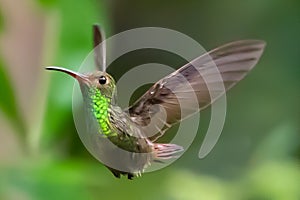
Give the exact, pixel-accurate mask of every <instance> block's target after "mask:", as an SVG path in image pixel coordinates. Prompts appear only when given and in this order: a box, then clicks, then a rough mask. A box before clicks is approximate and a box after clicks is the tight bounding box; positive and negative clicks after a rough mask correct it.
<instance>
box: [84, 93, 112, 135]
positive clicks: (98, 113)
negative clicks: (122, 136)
mask: <svg viewBox="0 0 300 200" xmlns="http://www.w3.org/2000/svg"><path fill="white" fill-rule="evenodd" d="M89 93H90V94H91V97H90V98H91V104H92V105H91V107H92V112H93V114H94V116H95V118H96V120H97V122H98V124H99V128H100V129H101V130H100V131H99V132H100V133H103V134H104V135H105V136H115V135H116V134H117V133H116V132H113V131H112V129H111V124H110V121H109V116H110V113H109V109H108V108H109V105H110V102H111V99H110V98H107V97H105V96H104V95H102V94H101V92H100V90H98V89H95V88H91V89H90V92H89Z"/></svg>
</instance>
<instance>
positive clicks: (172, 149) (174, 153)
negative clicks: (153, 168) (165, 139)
mask: <svg viewBox="0 0 300 200" xmlns="http://www.w3.org/2000/svg"><path fill="white" fill-rule="evenodd" d="M183 150H184V149H183V147H181V146H179V145H176V144H157V143H155V144H154V151H155V154H156V156H155V157H156V158H157V159H163V160H166V159H171V158H177V157H178V153H179V152H182V151H183Z"/></svg>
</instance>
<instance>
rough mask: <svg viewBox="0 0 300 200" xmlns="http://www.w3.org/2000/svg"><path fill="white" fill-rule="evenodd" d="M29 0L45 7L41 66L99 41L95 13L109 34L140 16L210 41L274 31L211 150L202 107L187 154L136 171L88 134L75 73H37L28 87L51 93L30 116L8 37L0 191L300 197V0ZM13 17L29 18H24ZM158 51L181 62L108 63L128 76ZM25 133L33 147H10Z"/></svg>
mask: <svg viewBox="0 0 300 200" xmlns="http://www.w3.org/2000/svg"><path fill="white" fill-rule="evenodd" d="M7 2H9V0H3V1H2V2H0V30H1V33H0V42H1V45H0V47H1V48H2V47H3V45H2V42H3V44H4V41H3V40H2V38H1V36H2V33H3V32H5V31H7V32H9V31H12V30H8V29H7V26H6V23H7V21H9V19H8V18H7V16H6V14H7V13H6V12H3V10H2V8H7V5H8V3H7ZM12 2H13V1H12ZM25 2H26V4H28V5H30V6H29V7H30V8H31V9H32V10H31V11H30V12H31V14H33V15H34V14H37V13H38V14H39V16H42V17H41V22H40V24H39V25H40V29H41V30H44V31H41V33H40V34H42V36H43V37H42V38H43V39H42V44H40V45H41V46H42V49H43V53H44V54H45V55H44V57H43V58H41V57H38V56H37V55H32V57H33V58H34V59H35V60H37V61H38V62H40V68H42V67H43V66H48V65H58V66H64V67H66V68H69V69H74V70H76V69H77V67H78V66H79V65H80V64H81V62H82V61H83V59H84V58H85V56H86V55H87V54H88V53H89V52H90V51H91V49H92V31H91V25H92V24H94V23H100V24H101V25H102V26H103V27H104V28H105V30H106V32H107V34H108V35H111V34H112V33H118V32H120V31H123V30H127V29H130V28H136V27H141V26H161V27H166V28H171V29H175V30H178V31H181V32H183V33H185V34H187V35H189V36H191V37H192V38H194V39H196V40H197V41H199V43H200V44H202V45H203V46H204V47H207V49H211V48H213V47H216V46H219V45H221V44H223V43H226V42H229V41H233V40H238V39H244V38H257V39H263V40H266V42H267V47H266V51H265V53H264V55H263V57H262V59H261V61H260V62H259V64H258V65H257V67H256V68H255V69H254V70H253V71H252V72H251V73H250V75H249V76H248V77H247V78H246V79H245V80H243V81H242V82H241V83H240V84H238V85H237V86H236V87H235V88H234V89H233V90H232V91H230V92H229V94H228V96H227V97H228V107H227V109H228V110H227V119H226V120H227V121H226V124H225V127H224V131H223V134H222V136H221V138H220V140H219V142H218V143H217V145H216V147H215V148H214V150H213V151H212V152H211V154H209V155H208V157H206V158H205V159H203V160H199V159H198V157H197V153H198V150H199V147H200V145H201V141H202V138H203V134H204V133H205V130H206V128H207V127H205V125H206V122H207V121H208V119H209V110H206V111H204V112H203V114H202V115H201V119H202V120H203V121H201V123H200V125H202V124H204V126H201V129H200V131H199V133H198V136H197V138H196V140H195V141H194V143H193V145H192V146H191V148H190V149H189V150H188V151H187V152H186V153H185V154H184V156H183V157H181V158H180V159H179V160H178V161H176V162H175V163H174V164H173V165H171V166H169V167H167V168H164V169H163V170H160V171H156V172H153V173H149V174H145V175H144V176H142V177H141V178H137V179H135V180H133V181H129V180H127V179H125V178H123V179H115V178H114V177H113V176H112V175H111V173H110V172H109V171H108V170H107V169H106V168H105V167H104V166H102V165H101V164H100V163H98V162H97V161H96V160H94V159H93V158H92V157H91V155H89V154H88V152H87V151H86V150H85V148H84V147H83V145H82V144H81V142H80V140H79V137H78V135H77V134H76V130H75V128H74V123H73V119H72V110H71V108H72V100H71V99H72V86H73V83H74V80H72V79H71V78H69V77H66V76H64V75H63V74H59V73H49V72H46V71H45V72H44V71H42V72H41V74H39V76H40V77H36V76H32V79H34V80H39V82H38V85H39V86H42V88H40V90H39V88H38V89H36V87H32V90H34V89H35V90H37V94H46V98H34V99H33V102H32V104H33V105H43V107H42V108H40V107H38V106H36V107H35V106H33V107H32V113H30V114H32V115H35V114H36V113H42V114H40V115H37V116H39V117H33V118H32V119H33V120H32V119H27V118H26V117H25V116H28V115H25V114H24V113H22V112H24V109H20V104H21V102H20V100H19V99H20V97H19V96H18V95H17V94H18V93H17V92H16V91H17V89H20V90H22V89H23V88H16V83H15V82H14V81H15V79H14V78H13V77H16V76H13V75H14V74H13V73H22V72H21V71H18V72H16V71H15V70H13V69H14V66H13V65H11V63H10V62H9V60H10V59H9V58H8V57H5V55H8V54H7V52H5V53H3V55H2V49H1V51H0V52H1V55H0V58H1V60H0V83H1V84H0V95H1V96H0V109H1V111H0V127H1V129H0V130H1V132H0V137H1V141H0V177H1V178H0V199H71V198H72V199H104V198H105V199H124V200H125V199H130V200H134V199H149V200H150V199H178V200H179V199H197V200H199V199H205V200H223V199H224V200H225V199H237V200H240V199H275V200H285V199H289V200H290V199H291V200H293V199H295V200H297V199H300V190H299V188H300V161H299V159H300V134H299V130H300V126H299V124H300V123H299V122H300V115H299V113H300V106H299V102H300V96H299V89H300V87H299V86H300V79H299V74H300V68H299V66H300V59H299V46H300V37H299V36H298V35H299V32H300V21H299V19H300V3H299V2H298V1H292V0H288V1H248V2H245V1H236V0H229V1H226V2H211V1H207V2H204V1H197V0H191V1H181V2H180V1H133V0H129V1H121V0H113V1H97V0H77V1H71V0H36V1H28V2H27V1H25ZM4 5H5V6H4ZM2 6H3V7H2ZM14 6H15V8H16V10H18V12H15V13H19V12H20V13H22V12H21V11H22V10H23V8H20V7H18V3H15V4H14ZM20 10H21V11H20ZM5 13H6V14H5ZM25 16H26V15H25ZM15 22H16V21H15ZM16 23H18V24H16V27H21V26H22V24H23V21H19V22H16ZM3 24H5V26H4V27H3ZM16 30H18V29H16ZM37 39H38V38H37ZM120 45H122V44H120ZM31 48H32V47H31V46H28V47H27V49H28V51H31ZM6 50H7V49H6ZM13 51H14V49H9V50H8V53H9V52H13ZM136 55H138V56H136ZM153 55H155V56H156V58H153V57H151V56H153ZM157 57H159V59H161V60H163V61H164V64H168V62H169V63H172V64H173V65H175V66H176V63H175V64H174V63H173V62H174V60H175V59H170V60H168V57H167V55H164V54H160V55H157V54H143V55H142V54H130V55H128V57H127V58H121V60H120V61H117V62H115V63H114V64H113V66H112V67H111V68H109V70H110V71H111V72H112V74H114V75H116V76H117V77H120V76H121V73H123V71H124V68H126V66H135V65H136V64H137V63H138V64H139V63H144V62H145V61H147V62H149V61H151V59H153V60H155V59H157ZM13 58H14V59H16V60H18V58H19V56H18V55H17V54H16V55H14V57H13ZM122 59H124V60H122ZM121 61H122V62H121ZM156 61H157V60H156ZM116 65H120V66H116ZM123 66H124V68H122V67H123ZM32 67H37V66H32ZM178 67H179V66H178ZM23 70H27V69H23ZM19 87H20V86H19ZM43 92H44V93H43ZM37 96H38V95H37ZM28 98H29V97H28ZM28 106H29V105H28ZM34 119H35V120H34ZM40 121H41V123H40ZM38 127H40V128H38ZM13 134H14V137H11V136H12V135H13ZM187 134H188V133H187ZM32 136H34V137H32ZM32 138H33V139H32ZM15 140H16V141H15ZM20 141H21V142H20ZM21 144H22V145H25V147H26V146H28V147H27V149H30V151H26V152H22V151H23V150H24V149H21V150H20V151H21V152H18V150H16V151H14V152H12V151H7V149H6V148H7V145H11V146H12V149H13V147H14V146H16V147H17V146H20V145H21ZM32 145H33V146H34V148H33V147H30V146H32Z"/></svg>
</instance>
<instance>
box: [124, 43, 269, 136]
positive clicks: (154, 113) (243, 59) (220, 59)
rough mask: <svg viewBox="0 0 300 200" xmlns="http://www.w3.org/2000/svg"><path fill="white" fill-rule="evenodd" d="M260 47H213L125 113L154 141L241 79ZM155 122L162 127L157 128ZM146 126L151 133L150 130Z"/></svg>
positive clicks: (157, 85) (260, 44)
mask: <svg viewBox="0 0 300 200" xmlns="http://www.w3.org/2000/svg"><path fill="white" fill-rule="evenodd" d="M264 47H265V42H264V41H259V40H242V41H236V42H232V43H229V44H226V45H224V46H221V47H219V48H216V49H214V50H212V51H210V52H208V53H206V54H204V55H201V56H200V57H198V58H196V59H194V60H193V61H191V62H189V63H188V64H186V65H184V66H183V67H181V68H180V69H178V70H177V71H175V72H174V73H172V74H170V75H168V76H166V77H164V78H163V79H161V80H159V81H158V82H157V83H155V84H154V85H153V86H152V87H151V88H150V89H149V90H148V91H147V92H146V93H145V94H144V95H143V96H142V97H141V98H140V99H138V100H137V101H136V102H135V103H134V104H133V105H132V106H131V107H129V108H128V110H126V111H127V112H129V115H130V117H131V119H132V120H133V121H134V122H135V123H136V124H138V125H139V126H141V127H144V128H145V129H144V130H145V132H146V135H147V137H149V138H150V139H152V140H155V139H156V138H157V137H159V136H161V135H162V134H164V132H165V130H166V129H167V128H169V127H170V126H172V125H173V124H175V123H177V122H179V121H181V120H182V119H184V118H186V117H188V116H189V115H192V114H194V113H195V112H198V111H200V110H201V109H204V108H205V107H207V106H209V105H210V104H211V103H212V102H214V101H215V100H216V99H217V98H218V97H220V96H221V95H222V94H224V93H225V92H226V91H227V90H228V89H230V88H231V87H232V86H234V85H235V84H236V83H237V82H239V81H240V80H241V79H243V78H244V77H245V75H246V74H247V73H248V72H249V71H250V70H251V69H252V68H253V67H254V66H255V64H256V63H257V62H258V60H259V58H260V56H261V55H262V52H263V50H264ZM195 102H196V103H195ZM159 122H160V124H161V125H162V126H161V125H160V126H159V125H157V124H159ZM150 123H151V124H152V125H153V126H154V130H153V129H152V130H151V131H150V129H151V128H149V124H150ZM153 126H152V127H153ZM162 127H164V128H162ZM147 130H148V131H150V132H151V133H150V132H149V133H147Z"/></svg>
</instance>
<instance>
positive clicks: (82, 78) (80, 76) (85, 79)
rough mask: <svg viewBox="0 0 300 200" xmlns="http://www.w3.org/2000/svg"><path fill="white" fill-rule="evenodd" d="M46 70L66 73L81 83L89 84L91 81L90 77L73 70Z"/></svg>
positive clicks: (58, 68)
mask: <svg viewBox="0 0 300 200" xmlns="http://www.w3.org/2000/svg"><path fill="white" fill-rule="evenodd" d="M46 70H53V71H59V72H64V73H66V74H69V75H70V76H72V77H73V78H75V79H76V80H78V81H79V82H88V81H89V80H88V77H87V76H86V75H84V74H80V73H78V72H74V71H72V70H69V69H65V68H62V67H55V66H49V67H46Z"/></svg>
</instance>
